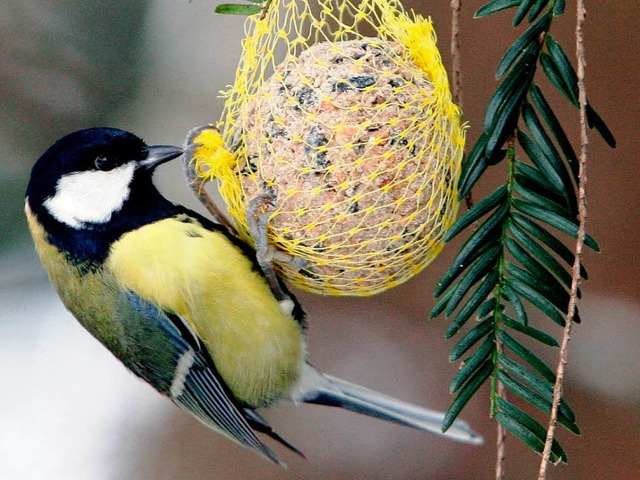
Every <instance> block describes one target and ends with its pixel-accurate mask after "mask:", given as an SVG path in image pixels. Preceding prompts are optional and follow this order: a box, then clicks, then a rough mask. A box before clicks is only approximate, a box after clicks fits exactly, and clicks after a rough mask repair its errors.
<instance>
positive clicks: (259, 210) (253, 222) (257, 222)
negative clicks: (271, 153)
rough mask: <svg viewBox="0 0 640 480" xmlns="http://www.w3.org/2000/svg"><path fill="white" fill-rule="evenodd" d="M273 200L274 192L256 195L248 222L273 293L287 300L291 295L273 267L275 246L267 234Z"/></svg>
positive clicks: (250, 207)
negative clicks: (287, 292) (284, 289)
mask: <svg viewBox="0 0 640 480" xmlns="http://www.w3.org/2000/svg"><path fill="white" fill-rule="evenodd" d="M272 201H273V194H272V193H266V192H265V193H261V194H260V195H258V196H256V197H254V198H252V199H251V201H250V202H249V205H248V206H247V211H246V216H247V223H248V224H249V231H250V232H251V236H252V237H253V242H254V245H255V248H256V260H257V261H258V265H260V268H261V269H262V272H263V273H264V276H265V277H266V279H267V281H268V282H269V287H270V288H271V293H273V295H274V296H275V297H276V299H278V301H282V300H286V299H288V298H289V295H287V294H286V293H284V291H283V290H282V287H281V286H280V281H279V280H278V275H277V274H276V271H275V269H274V268H273V259H274V257H275V253H276V251H275V248H274V246H273V245H271V244H269V239H268V236H267V224H268V222H269V217H270V216H271V212H270V211H269V207H270V206H271V202H272Z"/></svg>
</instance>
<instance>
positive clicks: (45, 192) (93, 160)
mask: <svg viewBox="0 0 640 480" xmlns="http://www.w3.org/2000/svg"><path fill="white" fill-rule="evenodd" d="M181 154H182V149H181V148H178V147H172V146H164V145H158V146H148V145H146V144H145V143H144V142H143V141H142V140H141V139H140V138H138V137H136V136H135V135H133V134H131V133H128V132H125V131H123V130H118V129H115V128H89V129H86V130H80V131H78V132H74V133H70V134H69V135H66V136H65V137H63V138H61V139H60V140H58V141H57V142H56V143H55V144H53V145H52V146H51V147H50V148H49V149H48V150H47V151H46V152H45V153H44V154H43V155H42V157H40V159H39V160H38V161H37V162H36V164H35V165H34V167H33V170H32V172H31V180H30V181H29V186H28V188H27V198H28V202H29V205H30V207H31V209H32V210H34V211H35V212H46V213H47V214H49V215H50V216H51V217H53V218H54V219H55V220H56V221H58V222H60V223H62V224H64V225H66V226H68V227H72V228H76V229H80V228H84V227H85V226H88V225H100V224H105V223H107V222H109V221H110V220H111V218H112V217H113V216H114V214H116V213H118V212H119V211H121V210H122V208H123V206H124V205H125V204H126V202H127V201H128V200H129V199H130V198H131V196H132V190H133V189H134V188H135V189H136V191H138V192H144V191H146V190H149V191H153V192H155V188H154V187H153V184H152V178H151V177H152V173H153V170H154V169H155V167H157V166H158V165H160V164H162V163H164V162H167V161H169V160H172V159H174V158H176V157H178V156H180V155H181Z"/></svg>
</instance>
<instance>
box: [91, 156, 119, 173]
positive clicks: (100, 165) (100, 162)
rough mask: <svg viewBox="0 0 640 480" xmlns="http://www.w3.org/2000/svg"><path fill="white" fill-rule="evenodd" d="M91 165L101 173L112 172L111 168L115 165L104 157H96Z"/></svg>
mask: <svg viewBox="0 0 640 480" xmlns="http://www.w3.org/2000/svg"><path fill="white" fill-rule="evenodd" d="M93 164H94V165H95V166H96V168H97V169H98V170H102V171H103V172H106V171H108V170H112V169H113V167H115V163H114V162H113V161H112V160H111V159H110V158H108V157H107V156H106V155H98V156H97V157H96V159H95V160H94V161H93Z"/></svg>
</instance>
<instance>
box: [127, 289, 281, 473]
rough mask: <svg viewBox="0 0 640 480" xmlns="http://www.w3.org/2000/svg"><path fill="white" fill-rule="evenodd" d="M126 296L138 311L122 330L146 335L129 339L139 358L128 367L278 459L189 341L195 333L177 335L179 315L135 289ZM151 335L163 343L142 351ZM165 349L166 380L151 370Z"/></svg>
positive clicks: (202, 418)
mask: <svg viewBox="0 0 640 480" xmlns="http://www.w3.org/2000/svg"><path fill="white" fill-rule="evenodd" d="M125 295H126V301H127V302H128V304H129V305H130V306H131V307H133V309H134V310H135V311H136V312H137V313H138V314H140V315H139V316H138V317H139V318H137V319H132V320H133V321H135V322H137V325H136V326H135V327H134V326H131V327H130V328H127V326H126V325H125V330H127V331H128V332H143V333H142V335H144V336H145V337H146V338H141V342H135V339H132V340H133V341H134V342H135V344H136V345H139V348H140V351H139V352H138V354H139V361H138V362H132V363H133V364H129V365H127V366H128V367H129V368H131V369H132V370H133V371H134V373H136V374H138V375H139V376H141V377H142V378H144V379H145V380H147V381H148V382H149V383H151V384H152V385H153V386H154V387H156V389H158V390H159V391H160V392H161V393H163V394H165V395H168V396H169V397H170V398H171V399H172V400H173V401H174V402H175V403H176V404H177V405H179V406H180V407H182V408H183V409H185V410H186V411H188V412H189V413H191V414H192V415H194V416H195V417H196V418H197V419H198V420H200V421H201V422H203V423H204V424H206V425H208V426H210V427H213V428H214V429H216V430H218V431H220V432H221V433H224V434H226V435H227V436H229V437H231V438H232V439H234V440H236V441H237V442H239V443H241V444H243V445H245V446H247V447H250V448H252V449H254V450H256V451H257V452H259V453H261V454H262V455H264V456H266V457H267V458H269V459H270V460H272V461H273V462H275V463H277V464H282V463H281V462H280V460H279V459H278V457H277V456H276V455H275V453H274V452H273V451H272V450H271V449H269V448H268V447H267V446H266V445H264V444H263V443H262V442H261V441H260V440H259V439H258V437H257V436H256V434H255V432H254V431H253V430H252V428H251V426H250V425H249V423H248V422H247V419H246V418H245V415H244V414H243V413H242V412H243V410H242V407H241V406H240V405H238V402H236V401H234V399H232V398H231V397H230V395H229V393H228V389H227V388H226V386H225V384H224V382H223V381H222V379H221V378H220V376H219V374H218V372H217V371H216V370H215V365H213V362H212V361H211V360H210V358H209V357H208V356H207V353H206V351H205V350H204V349H201V348H200V347H199V345H193V343H194V341H195V342H198V340H197V338H195V339H194V338H190V337H189V336H187V337H186V338H185V336H183V334H182V332H183V331H184V329H183V328H181V327H180V326H177V325H175V323H174V322H176V321H181V319H179V317H178V316H176V315H172V314H167V313H166V312H164V311H163V310H162V309H160V308H158V307H157V306H156V305H154V304H152V303H150V302H148V301H146V300H144V299H142V298H140V297H139V296H138V295H136V294H135V293H134V292H127V293H126V294H125ZM140 323H144V325H140ZM151 334H153V335H155V336H156V337H158V338H159V339H162V340H163V343H164V345H159V344H158V341H156V342H154V344H153V345H151V346H150V347H148V348H151V349H153V350H154V351H148V352H147V351H144V350H145V349H146V348H147V346H148V345H150V342H149V335H151ZM158 334H160V335H158ZM134 335H135V334H134ZM158 348H161V349H162V350H164V351H163V352H162V355H158V353H159V352H158ZM167 354H170V357H171V358H170V360H169V361H170V362H171V363H172V365H171V367H170V368H172V371H171V374H170V377H171V381H170V382H169V381H168V380H169V379H168V378H167V376H166V375H162V374H158V373H157V372H155V371H154V367H155V368H158V369H162V370H167V367H169V365H166V363H167V358H166V356H167ZM155 359H161V361H162V362H164V363H165V364H164V365H163V364H154V363H155V362H156V360H155Z"/></svg>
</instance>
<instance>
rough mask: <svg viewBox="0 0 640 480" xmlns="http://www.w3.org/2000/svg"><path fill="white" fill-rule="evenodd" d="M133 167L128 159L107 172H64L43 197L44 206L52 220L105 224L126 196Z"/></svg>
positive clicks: (72, 225)
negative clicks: (51, 192)
mask: <svg viewBox="0 0 640 480" xmlns="http://www.w3.org/2000/svg"><path fill="white" fill-rule="evenodd" d="M134 170H135V165H134V163H133V162H129V163H125V164H124V165H122V166H120V167H118V168H114V169H113V170H110V171H108V172H102V171H97V170H96V171H87V172H76V173H71V174H69V175H64V176H63V177H61V178H60V180H58V184H57V185H56V193H55V195H53V196H52V197H49V198H47V199H46V200H45V202H44V206H45V207H46V208H47V210H48V211H49V213H50V214H51V215H53V217H54V218H55V219H56V220H58V221H60V222H62V223H66V224H67V225H69V226H70V227H74V228H80V227H82V226H83V225H84V224H85V223H106V222H108V221H109V220H110V219H111V216H112V215H113V214H114V213H115V212H117V211H119V210H120V209H121V208H122V205H123V204H124V202H125V201H126V200H127V198H129V193H130V191H129V184H130V183H131V180H132V179H133V172H134Z"/></svg>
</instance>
